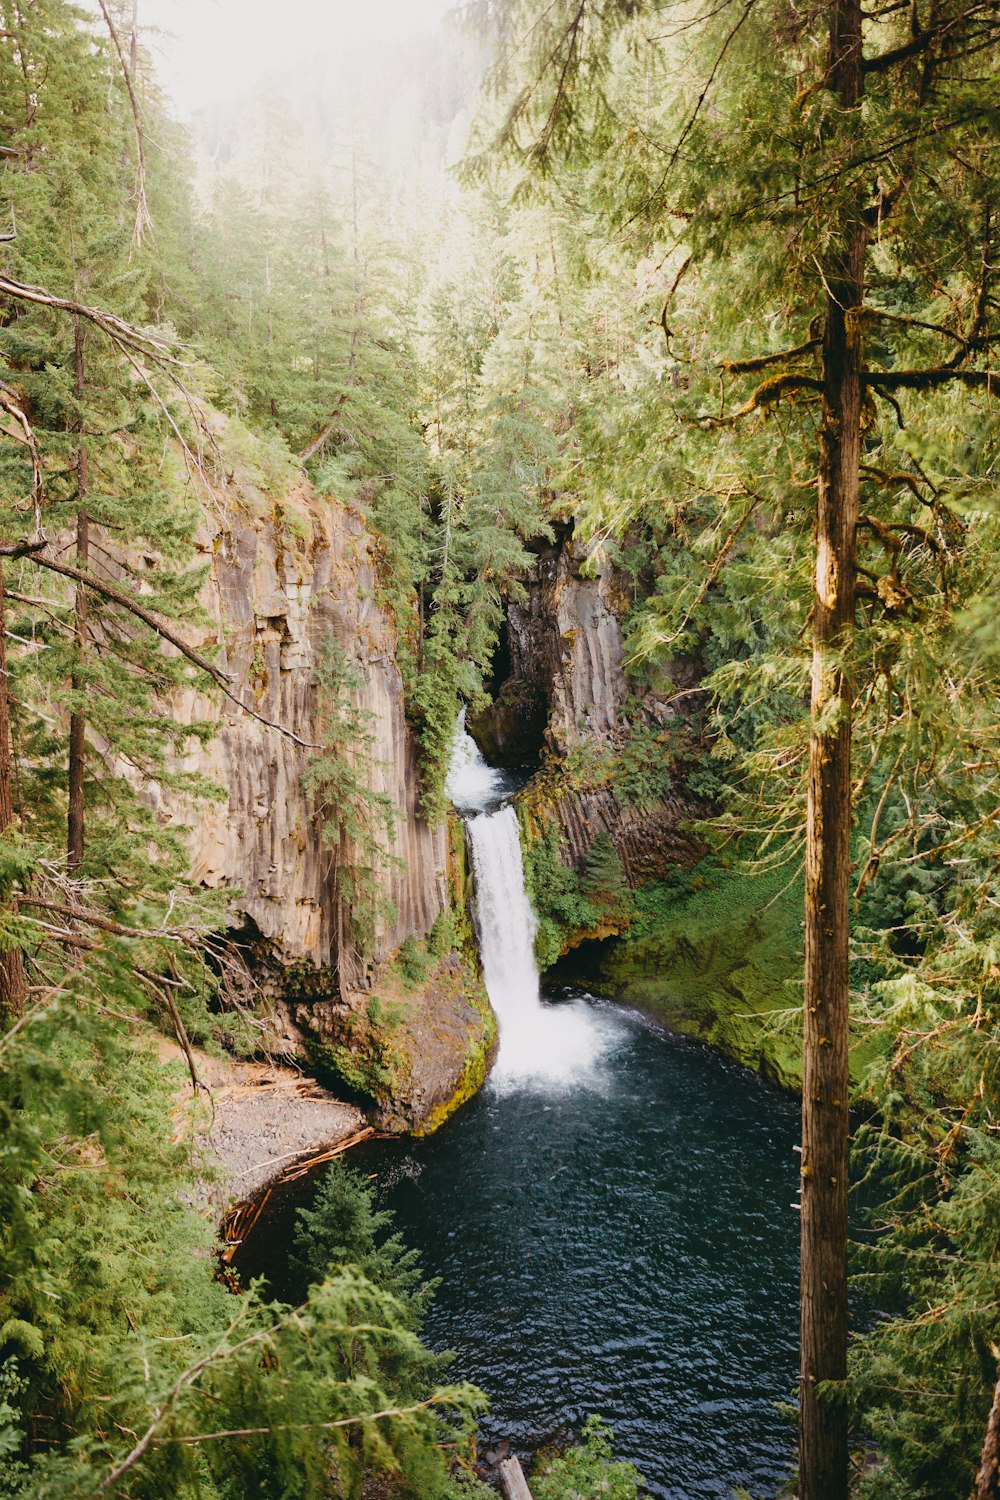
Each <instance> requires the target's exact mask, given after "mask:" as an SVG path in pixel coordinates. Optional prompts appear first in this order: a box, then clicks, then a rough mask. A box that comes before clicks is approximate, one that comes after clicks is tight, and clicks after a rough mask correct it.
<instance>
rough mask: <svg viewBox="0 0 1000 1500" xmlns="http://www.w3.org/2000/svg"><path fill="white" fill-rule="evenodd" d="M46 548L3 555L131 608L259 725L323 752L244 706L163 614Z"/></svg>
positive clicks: (20, 547) (23, 546)
mask: <svg viewBox="0 0 1000 1500" xmlns="http://www.w3.org/2000/svg"><path fill="white" fill-rule="evenodd" d="M46 545H47V543H46V542H45V541H44V540H43V541H42V542H40V543H37V542H25V541H22V542H18V543H16V544H14V545H13V546H11V547H4V546H0V556H3V557H25V556H29V555H30V556H31V558H32V561H33V562H35V563H37V565H38V566H39V567H40V568H48V569H49V571H50V572H52V573H59V574H61V576H62V577H63V578H71V579H73V581H74V582H75V583H81V584H83V585H84V587H85V588H88V589H91V590H93V592H94V593H95V594H100V596H101V597H102V598H103V599H107V600H108V601H109V602H110V603H112V604H119V605H121V607H122V609H127V610H128V611H129V613H130V614H133V615H135V617H136V619H138V620H142V622H143V624H144V625H148V626H149V628H150V630H153V631H155V632H156V634H157V635H158V636H160V637H161V639H163V640H165V641H168V642H169V644H170V645H171V646H173V647H175V648H176V650H178V651H179V652H180V653H181V655H182V656H184V657H186V658H187V660H188V661H189V662H191V663H192V665H193V666H196V667H197V668H198V669H199V671H201V672H204V673H206V675H207V676H209V677H210V678H211V679H212V681H213V682H214V683H215V684H216V686H218V687H220V688H221V689H222V691H223V692H224V693H225V695H226V697H227V698H229V699H230V700H231V701H232V702H233V703H235V704H236V706H237V708H239V709H241V710H242V711H243V713H245V714H249V715H250V717H251V718H252V719H256V720H257V722H258V724H263V725H264V726H265V727H266V728H267V729H276V730H277V732H278V733H279V734H283V735H284V736H285V738H286V739H289V740H292V741H293V743H294V744H296V745H301V746H302V748H303V749H305V750H320V749H322V746H321V745H316V744H314V743H313V742H312V741H311V740H304V739H301V738H300V737H299V735H297V734H295V732H294V731H293V730H291V729H288V728H286V727H285V725H283V724H279V723H277V722H276V721H275V720H274V719H269V718H267V717H266V716H265V715H264V714H261V713H258V712H257V710H256V709H255V708H251V706H250V704H249V703H244V701H243V699H242V698H241V697H240V696H239V694H238V693H236V691H235V690H234V689H233V687H232V686H231V678H229V677H228V676H227V675H226V674H225V673H224V672H222V671H221V670H220V668H219V667H217V666H215V664H214V663H213V662H210V661H209V660H208V658H207V657H206V656H202V654H201V652H200V651H196V650H195V649H194V647H193V646H189V645H188V643H187V642H186V641H185V639H184V637H183V636H181V635H179V634H178V633H177V631H176V630H175V629H174V628H173V626H172V625H169V624H168V623H167V621H166V620H164V619H163V617H162V615H158V614H155V613H154V612H153V611H152V610H148V609H144V608H143V606H142V605H141V604H138V603H137V602H136V600H135V599H133V598H132V597H131V596H130V595H129V594H126V593H123V592H122V590H121V589H117V588H115V587H114V585H113V584H110V583H106V582H105V580H104V579H103V578H95V577H94V575H93V574H92V573H84V572H82V571H81V570H80V569H79V568H74V567H71V566H70V565H69V564H68V563H62V562H57V561H56V559H55V558H54V557H48V556H46V555H44V554H43V553H42V551H41V548H43V547H45V546H46Z"/></svg>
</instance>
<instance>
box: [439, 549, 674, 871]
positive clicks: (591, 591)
mask: <svg viewBox="0 0 1000 1500" xmlns="http://www.w3.org/2000/svg"><path fill="white" fill-rule="evenodd" d="M537 557H538V562H537V565H536V568H535V571H534V574H533V576H532V577H531V578H530V579H529V581H528V583H527V586H526V590H525V595H524V598H523V599H521V600H519V601H516V600H515V601H511V604H510V606H509V610H508V617H507V648H508V660H509V672H508V675H507V676H506V678H505V680H504V682H503V683H502V684H501V686H500V688H499V691H498V693H497V697H496V702H495V703H494V704H493V706H492V707H491V708H490V709H488V710H487V711H486V712H485V713H483V714H481V715H479V716H478V717H477V718H476V719H475V720H473V721H471V722H470V725H469V727H470V730H471V732H472V733H473V735H474V736H475V738H476V739H477V740H478V742H479V744H480V746H481V747H482V749H483V751H484V753H485V754H486V756H487V758H488V759H492V760H494V761H497V762H499V763H501V764H504V763H508V764H509V763H515V764H516V763H524V762H525V761H526V760H528V759H529V758H531V756H534V757H538V756H541V759H542V766H541V770H540V771H539V773H538V774H537V775H536V777H535V778H534V779H533V782H532V783H531V784H529V787H528V789H527V790H526V792H525V794H524V795H525V798H526V800H527V802H528V803H529V805H530V810H531V815H532V818H533V819H535V820H536V821H537V820H538V819H541V818H544V817H545V816H548V817H550V818H554V819H556V820H557V821H558V823H559V826H560V829H561V833H562V840H563V851H564V855H565V857H566V859H567V860H568V862H569V863H571V864H572V865H573V866H574V867H575V868H577V869H579V868H580V867H581V866H582V864H583V863H584V861H585V859H586V856H587V853H588V851H589V850H590V848H591V847H592V845H593V842H594V840H595V839H596V838H597V837H599V835H601V834H602V833H603V834H607V835H608V836H609V837H610V839H611V841H612V843H613V845H614V847H615V849H616V851H617V853H618V856H619V858H620V859H621V861H622V866H623V869H624V872H625V875H626V878H627V880H628V882H629V884H630V885H633V886H636V885H641V884H643V883H645V882H646V881H648V880H653V879H656V878H658V877H659V876H662V875H663V874H664V872H665V871H666V870H667V869H668V868H669V867H670V866H672V865H677V864H682V865H687V864H691V863H693V862H694V860H696V859H697V858H698V856H699V854H700V853H701V846H700V844H699V842H698V840H697V838H696V837H694V836H693V835H692V834H691V833H690V831H689V830H688V827H687V825H688V824H689V823H690V821H691V819H692V817H693V816H694V815H696V814H697V813H698V812H699V811H700V810H701V808H700V806H699V804H698V802H697V799H695V798H693V797H691V796H690V795H689V794H688V793H687V792H686V791H685V790H684V789H683V787H682V786H681V787H679V788H678V789H676V790H673V791H669V792H664V793H663V794H662V795H659V796H657V797H656V798H654V799H652V800H650V799H640V800H638V801H629V799H628V798H627V797H623V796H622V795H620V794H619V792H618V791H617V790H616V787H615V778H614V775H613V774H609V771H608V766H609V765H611V764H612V763H613V761H614V757H615V755H616V753H617V752H618V751H619V750H620V749H621V747H622V746H623V745H624V744H626V743H627V742H628V740H629V739H630V738H631V736H632V734H633V733H634V731H635V729H636V728H637V727H646V728H653V729H655V728H656V727H658V726H659V727H664V726H668V725H670V724H671V723H675V722H678V720H679V713H678V710H677V709H676V708H675V707H674V706H673V705H672V704H671V703H670V702H669V701H668V697H669V695H668V697H661V696H658V695H657V693H656V692H655V691H654V690H653V689H652V688H649V687H646V688H644V689H641V690H640V689H638V688H637V687H636V686H635V685H634V684H632V683H630V682H629V681H628V679H627V678H626V675H625V642H624V637H623V631H622V619H623V617H624V614H625V612H626V610H627V609H628V606H629V604H630V603H631V598H632V594H631V588H630V585H629V581H628V580H627V579H626V578H625V577H624V576H623V575H622V574H621V573H620V572H618V571H617V570H616V569H615V568H614V567H613V566H612V565H610V564H609V563H607V562H606V561H605V562H599V563H597V564H596V565H595V564H594V561H593V558H592V557H591V556H590V555H589V553H588V549H587V548H585V547H584V546H582V545H581V544H580V543H578V542H577V541H576V540H575V538H574V536H573V529H572V525H569V526H567V527H565V528H564V529H563V530H562V532H561V533H560V534H559V535H558V536H557V538H556V540H555V541H554V542H552V543H546V544H543V545H541V546H540V547H539V549H538V552H537ZM697 675H698V674H697V666H696V664H694V663H691V662H686V661H678V662H675V663H671V667H670V672H669V677H670V679H671V681H672V684H673V689H672V690H677V689H686V688H689V687H691V686H692V685H693V684H694V683H696V681H697ZM626 705H627V711H626ZM588 750H589V751H593V752H595V753H596V755H598V756H602V757H603V758H604V761H605V764H604V766H603V767H602V768H601V770H600V772H599V773H598V774H588V771H587V769H586V767H582V768H581V767H580V766H577V765H576V764H575V761H579V760H580V759H581V755H580V752H585V751H588ZM530 821H531V820H530V819H529V824H530Z"/></svg>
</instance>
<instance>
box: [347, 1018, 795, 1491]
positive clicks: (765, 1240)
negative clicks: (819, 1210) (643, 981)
mask: <svg viewBox="0 0 1000 1500" xmlns="http://www.w3.org/2000/svg"><path fill="white" fill-rule="evenodd" d="M594 1005H595V1008H596V1019H597V1025H598V1029H599V1032H600V1035H601V1045H602V1048H603V1055H601V1056H599V1057H598V1058H597V1060H596V1061H595V1062H594V1064H593V1065H592V1067H591V1068H590V1069H589V1070H586V1069H585V1070H583V1071H582V1072H580V1073H578V1074H576V1075H574V1076H572V1077H570V1078H568V1079H566V1080H563V1081H561V1082H560V1083H559V1084H558V1085H556V1084H552V1083H548V1084H542V1083H535V1084H534V1085H528V1084H520V1085H509V1086H507V1087H506V1089H505V1091H504V1092H502V1093H501V1092H498V1091H497V1090H495V1089H493V1088H492V1087H491V1086H490V1085H487V1089H486V1090H485V1091H484V1093H483V1094H481V1095H480V1096H479V1098H478V1099H476V1100H475V1101H473V1103H472V1104H471V1105H470V1106H469V1107H468V1108H467V1109H465V1110H464V1111H463V1112H462V1113H461V1115H459V1116H458V1117H457V1118H456V1119H453V1120H452V1121H450V1122H449V1123H448V1124H447V1125H445V1127H444V1128H443V1129H442V1130H441V1131H440V1132H439V1133H438V1134H437V1135H435V1136H432V1137H431V1138H430V1139H429V1140H426V1141H414V1142H407V1143H396V1142H391V1143H388V1142H387V1143H380V1144H378V1145H374V1146H371V1147H367V1148H362V1149H361V1150H359V1151H357V1152H354V1153H352V1156H351V1161H352V1163H353V1164H354V1165H355V1166H357V1167H360V1168H362V1169H363V1170H365V1171H368V1172H375V1173H377V1174H378V1183H379V1194H380V1201H381V1203H382V1205H384V1206H386V1207H389V1208H391V1209H392V1210H393V1211H394V1212H395V1214H396V1218H397V1227H398V1228H399V1229H400V1230H401V1231H402V1233H403V1236H404V1238H405V1239H406V1241H407V1243H408V1244H410V1245H412V1246H413V1247H414V1248H416V1249H417V1250H419V1252H420V1254H421V1257H422V1261H423V1266H424V1270H425V1272H426V1273H427V1275H429V1276H439V1277H441V1287H440V1289H439V1291H438V1293H437V1297H436V1300H435V1302H434V1306H433V1308H432V1311H431V1314H430V1318H429V1321H428V1325H427V1329H426V1333H427V1336H428V1340H429V1342H430V1343H431V1344H432V1345H433V1346H434V1347H435V1348H439V1349H444V1348H449V1349H453V1350H454V1351H455V1352H456V1355H457V1358H456V1362H455V1366H454V1374H455V1375H456V1376H457V1377H461V1378H464V1379H470V1380H473V1381H475V1382H476V1383H477V1384H479V1385H481V1386H482V1387H483V1388H484V1389H485V1390H486V1391H487V1392H488V1393H489V1395H490V1398H491V1403H492V1411H491V1414H490V1416H489V1417H488V1418H487V1419H486V1420H485V1422H484V1424H483V1433H484V1436H485V1437H486V1438H494V1439H495V1438H499V1437H510V1438H512V1439H513V1440H514V1446H515V1447H516V1448H520V1449H521V1450H522V1451H524V1450H528V1449H531V1448H533V1447H535V1446H537V1445H538V1444H539V1442H541V1441H544V1440H545V1439H546V1438H547V1437H551V1435H553V1434H555V1433H560V1432H564V1431H565V1429H567V1428H576V1427H578V1425H579V1424H580V1423H581V1422H582V1420H583V1419H584V1418H585V1417H586V1416H587V1415H588V1413H590V1412H594V1411H596V1412H599V1413H600V1414H601V1415H602V1416H603V1417H604V1418H605V1419H606V1420H607V1421H608V1422H610V1424H611V1425H612V1427H613V1428H614V1430H615V1434H616V1451H617V1452H618V1454H619V1456H621V1457H625V1458H631V1459H633V1460H634V1461H635V1462H636V1463H637V1464H638V1465H639V1467H640V1468H641V1469H642V1471H643V1473H644V1474H645V1476H646V1479H647V1481H648V1482H649V1485H650V1487H651V1489H652V1490H653V1491H654V1492H655V1493H656V1494H658V1495H662V1496H669V1497H670V1500H694V1497H701V1496H729V1495H731V1494H732V1491H733V1489H734V1488H735V1487H736V1486H745V1487H746V1488H747V1489H749V1491H750V1492H751V1494H752V1495H754V1496H755V1497H757V1496H772V1495H774V1494H775V1492H776V1490H777V1488H778V1486H779V1484H780V1483H781V1482H782V1480H783V1479H785V1478H786V1477H787V1474H788V1471H789V1467H790V1461H791V1450H792V1445H793V1442H794V1430H793V1428H792V1426H791V1425H789V1423H788V1422H787V1420H786V1419H785V1418H784V1417H782V1416H781V1415H780V1414H779V1413H778V1411H777V1410H776V1403H778V1402H781V1401H787V1400H788V1399H789V1398H790V1395H791V1393H792V1391H793V1388H794V1384H795V1378H796V1359H797V1356H796V1333H797V1327H796V1325H797V1286H798V1227H799V1226H798V1214H797V1213H796V1212H795V1211H794V1209H793V1208H792V1207H791V1204H792V1202H793V1201H794V1199H795V1195H796V1188H797V1183H798V1177H797V1162H798V1158H797V1157H796V1156H795V1155H794V1154H793V1151H792V1146H793V1144H794V1142H795V1140H796V1138H797V1111H796V1108H795V1105H794V1103H793V1101H791V1100H789V1099H787V1098H785V1097H784V1096H782V1095H781V1094H779V1093H777V1092H776V1091H774V1090H772V1089H771V1088H769V1087H768V1086H766V1085H765V1084H762V1083H761V1082H760V1081H759V1080H757V1079H756V1078H755V1077H753V1076H752V1075H750V1074H748V1073H746V1072H745V1071H743V1070H741V1069H739V1068H736V1067H734V1066H731V1065H729V1064H727V1063H726V1062H724V1061H723V1060H721V1059H720V1058H717V1057H715V1056H713V1055H710V1054H708V1053H706V1052H704V1051H702V1050H701V1049H700V1048H698V1047H695V1046H692V1045H690V1044H688V1043H686V1042H683V1041H681V1040H680V1039H678V1038H675V1037H672V1036H670V1035H668V1034H666V1033H665V1032H663V1031H661V1030H660V1029H659V1028H657V1027H654V1026H652V1025H651V1024H649V1023H647V1022H645V1021H644V1020H643V1019H642V1018H640V1017H638V1016H635V1015H632V1014H631V1013H628V1012H622V1011H620V1010H618V1009H616V1008H614V1007H610V1006H607V1005H603V1004H601V1003H600V1002H594Z"/></svg>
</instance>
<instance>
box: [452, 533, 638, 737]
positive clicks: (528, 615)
mask: <svg viewBox="0 0 1000 1500" xmlns="http://www.w3.org/2000/svg"><path fill="white" fill-rule="evenodd" d="M537 555H538V562H537V564H536V567H535V571H534V574H533V576H532V577H531V578H530V579H529V580H528V583H527V585H526V590H525V596H524V598H523V599H520V600H512V601H511V603H510V606H509V608H508V613H507V643H508V648H509V672H508V674H507V676H506V678H505V681H504V682H503V683H502V685H501V686H500V690H499V693H498V695H497V700H496V702H495V703H494V704H493V706H492V707H491V708H490V709H488V710H487V711H486V712H485V713H483V714H481V715H479V716H478V718H476V719H475V720H474V721H473V722H472V723H471V724H470V729H471V731H472V733H473V735H474V736H475V738H476V739H477V740H478V742H479V744H480V746H481V748H482V749H483V753H484V754H485V755H486V757H487V759H488V760H491V761H493V762H495V763H497V764H515V765H516V764H522V763H524V762H525V761H527V760H530V759H532V758H533V757H537V755H538V753H539V751H540V750H541V749H542V747H543V745H544V746H547V747H548V748H549V749H550V750H552V751H556V752H558V753H565V752H566V751H567V750H569V749H571V748H572V747H573V746H574V745H579V744H581V743H582V742H583V741H584V740H586V739H588V738H591V737H594V736H603V735H607V734H609V733H611V732H612V731H613V730H614V729H615V728H617V727H618V725H619V724H620V722H621V707H622V704H623V703H624V701H625V697H626V694H627V688H626V683H625V667H624V661H625V655H624V648H623V643H622V633H621V624H620V619H619V615H620V612H621V610H622V608H623V606H624V600H623V599H622V598H621V597H620V595H619V591H618V586H617V579H616V576H615V574H614V572H613V570H612V569H611V568H609V567H606V566H605V567H600V568H598V569H597V571H596V572H595V573H594V574H593V575H589V574H587V573H586V572H585V565H586V562H587V556H586V553H585V551H584V550H583V549H581V548H579V547H578V546H577V545H576V544H575V543H574V541H573V538H572V534H571V532H570V531H566V532H563V533H562V534H561V535H560V536H559V537H558V539H557V540H556V541H555V542H553V543H550V544H543V545H541V546H540V548H539V550H538V554H537Z"/></svg>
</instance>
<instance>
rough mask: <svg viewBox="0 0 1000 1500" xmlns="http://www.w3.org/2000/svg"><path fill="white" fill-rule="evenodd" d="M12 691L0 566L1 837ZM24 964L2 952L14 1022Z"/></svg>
mask: <svg viewBox="0 0 1000 1500" xmlns="http://www.w3.org/2000/svg"><path fill="white" fill-rule="evenodd" d="M11 771H12V767H11V741H10V690H9V682H8V678H7V616H6V608H5V600H4V589H3V564H2V563H0V833H3V832H4V831H5V830H6V829H8V828H9V827H10V825H11V824H12V823H13V821H14V784H13V777H12V774H11ZM25 994H26V990H25V981H24V964H23V962H22V959H21V954H20V950H19V949H17V948H8V949H7V950H6V952H0V1017H3V1018H4V1019H5V1020H12V1019H13V1018H14V1017H15V1016H19V1015H20V1014H21V1012H22V1011H23V1009H24V1001H25Z"/></svg>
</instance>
